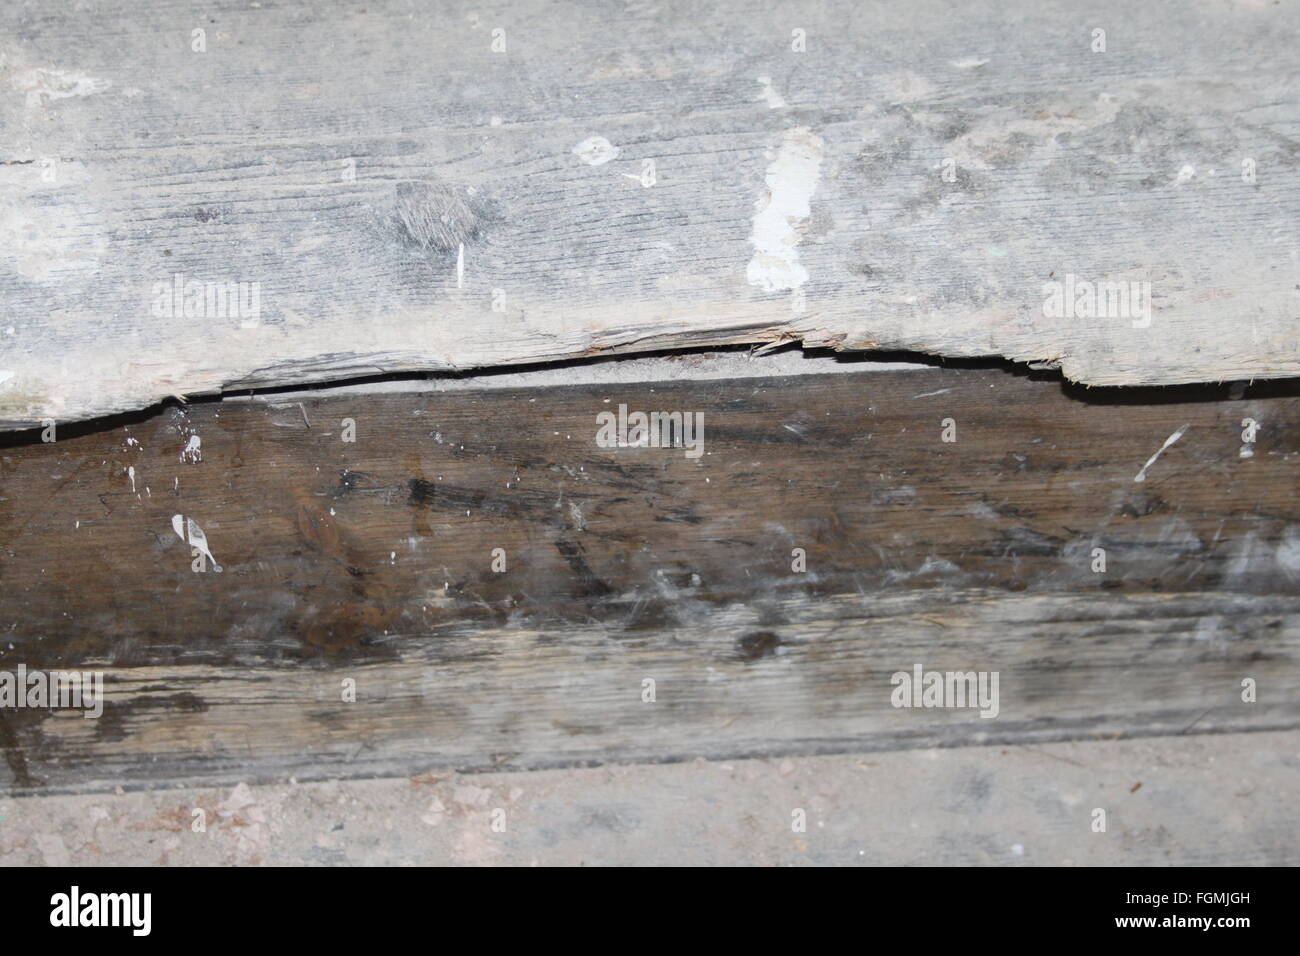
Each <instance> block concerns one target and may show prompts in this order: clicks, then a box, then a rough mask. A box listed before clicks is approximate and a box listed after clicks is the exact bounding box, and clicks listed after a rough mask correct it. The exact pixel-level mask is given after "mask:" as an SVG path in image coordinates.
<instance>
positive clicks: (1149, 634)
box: [0, 369, 1300, 791]
mask: <svg viewBox="0 0 1300 956" xmlns="http://www.w3.org/2000/svg"><path fill="white" fill-rule="evenodd" d="M1102 395H1108V396H1110V397H1108V398H1103V397H1102ZM1298 396H1300V387H1298V386H1297V385H1296V383H1272V384H1269V383H1264V384H1261V385H1258V386H1254V387H1252V388H1250V389H1247V390H1246V391H1245V392H1244V393H1243V394H1241V397H1240V398H1239V399H1233V398H1230V397H1229V396H1228V390H1227V389H1187V388H1175V389H1147V390H1138V391H1136V392H1131V393H1126V397H1124V398H1118V397H1116V396H1115V393H1109V392H1105V393H1098V392H1096V391H1087V390H1083V389H1074V388H1070V389H1066V388H1063V387H1062V386H1060V385H1059V384H1058V383H1056V382H1053V381H1050V380H1037V378H1036V377H1031V376H1029V375H1023V374H1021V375H1017V374H1011V373H1009V372H1005V371H977V370H959V369H932V370H924V371H914V372H893V373H888V374H879V373H877V374H871V373H865V374H844V375H829V376H807V377H799V378H783V379H762V380H745V381H739V380H737V381H725V382H710V383H672V384H662V383H661V384H653V383H651V384H645V383H642V384H606V385H599V386H572V387H559V388H548V389H501V390H495V391H482V392H472V391H467V392H457V393H441V394H436V395H435V394H420V393H397V394H378V395H367V394H355V393H352V394H346V395H334V394H331V393H329V392H322V393H319V394H317V395H315V396H312V395H301V394H300V395H295V396H290V397H286V396H277V395H270V396H259V397H257V398H256V399H244V400H230V399H227V400H226V401H223V402H211V403H200V404H196V405H193V406H189V407H180V406H175V407H169V408H167V409H165V410H163V411H160V412H157V413H154V414H149V415H137V416H133V417H131V418H129V419H123V420H119V421H118V422H116V423H112V425H111V427H108V426H90V425H83V426H70V427H68V428H66V429H64V430H63V431H61V432H59V433H58V441H56V442H54V443H42V442H40V441H39V440H38V439H37V438H36V437H35V436H34V435H33V434H30V433H25V434H23V435H22V436H11V437H10V438H8V439H7V440H6V442H5V446H4V447H0V670H7V671H10V672H12V671H14V670H15V669H16V668H17V666H18V664H20V663H25V664H26V666H27V667H29V668H45V669H54V668H70V667H78V668H83V669H92V668H93V669H102V670H103V671H104V672H105V673H106V675H107V677H106V679H107V682H108V685H107V689H108V693H109V698H108V702H107V705H106V709H105V713H104V715H103V717H101V718H100V719H98V720H86V719H83V718H82V717H81V716H80V715H77V714H73V713H70V712H64V711H59V712H55V713H53V714H51V713H48V712H44V711H33V710H26V709H8V710H3V711H0V733H2V734H3V737H2V738H0V742H2V743H3V747H4V753H5V756H6V757H7V765H6V766H7V770H6V771H5V773H6V774H7V775H6V776H5V777H4V780H5V783H6V785H7V786H8V787H10V788H11V789H13V790H16V791H31V790H44V791H52V790H94V789H97V788H111V787H113V786H117V785H135V784H163V783H174V782H182V781H214V782H215V781H221V782H234V781H238V780H250V779H269V778H281V777H286V776H288V775H291V774H294V775H297V776H298V777H299V778H302V779H307V778H310V777H322V776H332V775H339V776H365V775H371V774H383V773H414V772H418V771H422V770H426V769H429V768H435V767H455V768H460V769H482V768H486V767H496V766H501V767H512V768H515V767H517V768H526V767H539V766H548V765H558V764H568V763H583V762H599V761H630V760H671V759H684V758H690V757H693V756H696V755H708V756H727V755H732V756H734V755H741V754H779V753H816V752H830V751H837V750H841V751H842V750H870V749H880V748H898V747H910V746H933V745H956V744H970V743H981V742H992V741H1020V742H1024V741H1036V740H1037V741H1041V740H1053V739H1065V738H1077V737H1089V736H1096V735H1103V736H1105V735H1142V734H1170V733H1182V732H1194V733H1199V732H1213V731H1220V730H1227V729H1231V730H1259V729H1267V728H1275V729H1276V728H1290V727H1295V726H1297V725H1300V666H1298V665H1300V501H1298V500H1297V495H1296V491H1297V489H1298V487H1300V481H1298V480H1297V474H1298V472H1297V465H1298V464H1300V397H1298ZM619 403H625V404H627V405H628V407H629V408H630V409H632V410H637V409H640V410H645V411H651V410H660V411H673V410H677V411H692V412H699V413H702V414H703V415H704V423H705V431H704V446H703V447H704V454H702V455H701V456H700V457H699V458H697V459H693V460H692V459H689V458H687V457H686V455H685V453H684V450H683V449H681V448H601V447H598V446H597V444H596V442H595V437H596V433H597V423H596V416H597V415H598V414H599V413H601V412H602V411H606V410H609V409H611V408H616V407H617V405H618V404H619ZM949 418H950V419H952V420H953V423H954V424H955V428H956V439H957V440H956V441H955V442H951V443H948V442H944V441H942V440H941V439H942V431H943V420H944V419H949ZM1244 418H1250V419H1253V420H1254V421H1256V422H1257V423H1258V425H1259V431H1258V434H1257V436H1256V438H1257V440H1256V441H1255V442H1253V443H1243V441H1242V420H1243V419H1244ZM344 419H351V420H352V421H353V422H354V423H355V426H356V441H355V442H354V443H348V442H344V441H343V440H342V438H343V431H342V428H343V422H344ZM1179 432H1181V437H1180V438H1179V439H1178V440H1177V441H1175V442H1174V443H1172V444H1170V445H1168V447H1166V448H1164V451H1163V452H1161V454H1160V455H1159V456H1158V457H1156V459H1155V461H1154V462H1152V463H1150V464H1149V465H1147V463H1148V460H1149V459H1150V458H1151V457H1152V455H1153V454H1154V453H1155V452H1156V451H1157V450H1158V449H1160V448H1161V447H1162V446H1164V445H1165V443H1166V441H1167V440H1168V438H1169V437H1170V436H1171V435H1173V434H1175V433H1179ZM196 437H198V438H199V439H200V441H199V442H197V443H196V442H195V441H194V439H195V438H196ZM1243 450H1245V451H1248V452H1249V453H1250V454H1249V456H1244V455H1243ZM196 452H197V453H196ZM1144 466H1146V467H1145V471H1143V468H1144ZM1139 474H1142V476H1143V479H1144V480H1143V481H1141V482H1138V481H1135V478H1136V477H1137V476H1138V475H1139ZM176 515H183V516H185V517H187V518H190V519H193V520H194V521H195V522H196V523H197V525H198V526H199V527H200V528H201V529H202V531H203V533H204V535H205V536H206V542H207V546H208V548H209V549H210V551H211V553H212V555H213V556H214V558H215V559H216V561H217V563H219V564H220V566H221V568H222V570H221V572H220V573H217V572H216V571H215V569H214V568H212V567H211V566H210V565H208V566H207V570H206V571H202V572H196V571H194V570H192V566H193V558H192V554H191V551H190V548H189V547H187V545H186V544H185V542H183V541H182V540H181V538H180V537H178V536H177V534H176V533H175V531H174V529H173V518H174V516H176ZM1098 547H1100V548H1104V549H1105V551H1106V556H1107V564H1106V570H1105V572H1104V573H1096V572H1094V571H1093V570H1092V563H1093V560H1094V549H1095V548H1098ZM496 548H501V549H503V551H504V552H505V555H506V559H507V564H506V569H505V571H504V572H502V573H497V572H494V571H493V570H492V560H493V555H492V552H493V549H496ZM795 548H802V549H804V550H805V551H806V553H807V570H806V571H805V572H803V573H798V572H796V571H793V570H792V557H791V552H792V549H795ZM918 663H919V664H922V665H923V666H924V667H925V668H927V669H939V670H952V669H961V670H985V671H998V672H1000V674H1001V703H1000V713H999V715H998V716H997V717H996V718H994V719H985V718H981V717H979V716H978V714H977V712H975V711H970V710H965V711H957V710H907V709H895V708H893V707H892V706H891V703H890V692H891V690H892V689H893V688H892V685H891V684H890V675H891V674H893V673H894V672H896V671H899V670H904V671H906V670H909V669H910V668H912V667H913V665H914V664H918ZM1246 677H1251V678H1254V679H1255V680H1256V681H1258V685H1259V692H1258V702H1257V703H1253V704H1247V703H1243V702H1242V700H1241V697H1240V693H1241V681H1242V679H1243V678H1246ZM345 678H352V679H355V680H356V682H357V700H356V702H355V703H344V702H343V701H342V699H341V686H342V685H341V682H342V681H343V680H344V679H345ZM647 678H651V679H654V680H655V681H656V698H657V699H656V701H655V702H654V703H646V702H643V701H642V697H641V695H642V689H643V683H642V682H643V681H644V680H645V679H647Z"/></svg>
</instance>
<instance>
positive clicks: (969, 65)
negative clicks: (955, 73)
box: [948, 56, 988, 70]
mask: <svg viewBox="0 0 1300 956" xmlns="http://www.w3.org/2000/svg"><path fill="white" fill-rule="evenodd" d="M948 62H949V63H950V64H951V65H952V66H955V67H956V68H957V69H959V70H974V69H978V68H979V67H981V66H983V65H984V64H985V63H987V62H988V60H986V59H981V58H979V57H975V56H964V57H962V58H961V59H959V60H949V61H948Z"/></svg>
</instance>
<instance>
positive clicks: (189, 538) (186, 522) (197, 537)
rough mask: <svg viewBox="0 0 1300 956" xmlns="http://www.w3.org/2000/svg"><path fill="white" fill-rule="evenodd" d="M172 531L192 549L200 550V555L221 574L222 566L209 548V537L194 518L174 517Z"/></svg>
mask: <svg viewBox="0 0 1300 956" xmlns="http://www.w3.org/2000/svg"><path fill="white" fill-rule="evenodd" d="M172 530H173V531H175V532H176V536H177V537H178V538H180V539H181V540H182V541H184V542H185V543H186V544H188V545H189V546H190V547H192V548H198V549H199V553H200V554H202V555H205V556H206V557H207V559H208V560H209V561H211V562H212V570H213V571H216V572H217V573H218V574H220V573H221V565H219V564H217V559H216V558H214V557H213V556H212V551H211V550H210V549H209V548H208V536H207V535H206V534H204V533H203V529H202V528H200V527H199V526H198V523H197V522H196V521H195V520H194V519H193V518H186V517H183V516H182V515H172Z"/></svg>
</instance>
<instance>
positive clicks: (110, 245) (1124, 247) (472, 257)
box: [0, 0, 1300, 428]
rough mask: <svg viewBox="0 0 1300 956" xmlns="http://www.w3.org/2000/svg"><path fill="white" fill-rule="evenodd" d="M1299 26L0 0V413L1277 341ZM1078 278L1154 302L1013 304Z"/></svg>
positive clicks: (1065, 10)
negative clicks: (324, 390) (363, 381)
mask: <svg viewBox="0 0 1300 956" xmlns="http://www.w3.org/2000/svg"><path fill="white" fill-rule="evenodd" d="M1297 26H1300V14H1297V7H1296V5H1295V4H1272V3H1260V4H1225V3H1218V2H1189V3H1158V4H1150V3H1148V4H1132V3H1128V2H1119V0H1113V2H1111V0H1103V2H1088V3H1077V2H1074V0H1046V2H1032V3H1028V2H1026V3H1013V4H1007V3H1003V2H1000V0H977V2H968V3H947V2H939V0H918V2H914V3H907V4H884V3H861V2H857V0H834V2H810V0H805V2H794V3H788V2H787V3H771V4H759V5H754V4H748V3H741V2H739V0H727V2H724V3H720V4H710V5H707V7H704V6H701V5H698V4H693V3H687V2H684V0H669V2H663V3H656V4H653V5H651V4H642V3H628V4H623V5H613V4H604V3H576V4H564V3H561V4H541V3H527V4H514V5H509V6H503V7H497V8H493V7H484V6H483V5H482V4H480V3H477V2H476V3H474V4H467V3H458V2H453V3H445V4H438V5H436V6H430V7H428V8H424V7H421V6H420V5H414V6H413V5H411V4H409V3H406V2H398V0H376V2H367V3H366V4H365V5H364V6H358V5H357V4H356V3H343V2H336V0H331V2H318V0H313V2H311V3H308V2H305V0H293V2H282V3H274V4H271V3H267V4H262V5H260V6H250V5H249V4H247V3H245V2H243V0H239V2H230V0H218V2H215V3H211V4H208V5H206V6H205V7H204V9H203V11H202V13H201V15H200V14H199V13H197V12H196V11H195V8H193V7H192V6H191V5H189V4H185V3H176V2H170V0H164V2H158V3H151V4H149V5H147V6H143V7H142V6H140V5H139V4H136V3H134V2H128V0H113V2H104V3H96V4H92V5H83V4H72V3H35V2H14V3H7V4H5V5H4V6H3V8H2V9H0V427H9V428H15V427H25V426H28V425H32V424H34V423H36V422H38V421H41V420H43V419H55V420H58V421H68V420H72V419H81V418H86V417H89V416H94V415H101V414H106V413H112V412H116V411H121V410H126V409H135V408H141V407H144V406H147V405H149V404H151V403H154V402H156V401H159V400H160V399H163V398H165V397H166V396H168V395H174V394H188V395H194V394H204V393H215V392H217V391H220V390H222V389H237V388H239V387H241V386H242V387H246V386H249V385H253V384H258V385H279V384H286V383H288V384H292V383H295V382H300V381H309V380H326V379H337V378H343V377H348V376H358V375H368V374H372V373H374V372H375V371H391V370H410V369H449V368H468V367H481V366H491V365H500V364H509V363H525V362H535V361H542V360H548V359H555V358H563V357H572V356H583V355H591V354H595V353H599V352H613V351H636V350H646V349H654V348H663V347H667V346H675V345H708V344H716V343H721V342H770V341H792V340H799V341H802V342H804V343H806V344H810V345H817V346H832V347H834V348H838V349H873V348H890V349H907V350H919V351H924V352H931V353H940V354H944V355H947V356H980V355H1001V356H1006V357H1010V358H1013V359H1016V360H1021V361H1028V362H1045V363H1049V364H1056V365H1059V366H1060V368H1061V369H1062V370H1063V372H1064V374H1065V375H1066V376H1067V377H1068V378H1071V379H1074V380H1078V381H1082V382H1087V383H1091V384H1105V385H1110V384H1134V383H1176V382H1189V381H1205V382H1212V381H1225V380H1232V379H1258V378H1264V377H1270V376H1288V375H1296V374H1300V351H1298V350H1300V322H1298V321H1297V294H1296V290H1295V282H1296V265H1297V259H1298V252H1297V249H1298V247H1297V236H1296V223H1297V222H1298V221H1300V175H1298V174H1297V165H1296V164H1297V150H1298V149H1300V146H1298V143H1300V107H1298V106H1297V96H1298V93H1297V91H1298V90H1300V46H1298V45H1297V43H1296V42H1295V37H1296V32H1297ZM1098 29H1101V30H1105V31H1106V40H1105V42H1106V48H1105V51H1104V52H1094V49H1093V47H1094V45H1095V44H1096V42H1097V40H1096V37H1095V35H1094V31H1095V30H1098ZM195 30H203V31H205V32H204V34H203V37H202V40H203V52H196V50H195V49H194V47H195V46H196V44H197V39H196V37H195V35H194V32H193V31H195ZM498 30H500V31H503V33H501V34H494V31H498ZM796 30H798V31H802V32H803V35H804V37H805V44H806V49H805V50H804V52H796V51H795V50H794V49H793V46H794V44H795V33H794V31H796ZM494 35H495V36H496V37H497V39H498V41H499V42H500V43H504V47H503V49H502V51H501V52H494V51H493V49H492V45H493V39H494ZM647 162H653V164H654V177H653V183H652V184H650V185H643V182H645V183H650V182H651V180H650V179H648V178H647V179H644V180H643V178H642V177H643V175H645V174H646V170H647V167H646V165H645V164H646V163H647ZM1247 165H1248V166H1249V167H1250V170H1252V172H1251V175H1250V176H1246V175H1245V171H1246V166H1247ZM945 172H947V173H948V174H949V175H948V176H947V177H945ZM177 276H180V277H181V279H180V281H181V288H182V290H183V289H184V288H185V285H184V283H186V282H197V283H231V282H234V283H239V282H244V283H249V284H250V285H249V287H248V289H249V298H248V301H247V304H248V305H249V306H250V307H251V304H252V302H251V288H252V286H251V283H257V284H258V289H259V294H258V307H257V310H256V315H255V316H251V317H249V316H243V315H239V316H233V317H232V316H231V315H229V314H227V312H226V311H225V310H222V309H221V308H220V306H219V304H218V303H217V302H216V301H215V300H213V302H212V303H211V304H209V303H208V302H207V300H206V299H204V300H203V301H202V302H201V303H200V305H201V308H199V309H198V310H197V311H198V314H193V311H194V310H190V311H185V310H184V309H182V313H183V314H181V315H180V316H172V317H167V316H166V315H157V314H155V307H156V306H157V305H158V300H159V291H158V290H159V286H160V285H161V287H162V288H163V289H168V288H171V287H172V284H173V283H174V282H175V281H176V277H177ZM1076 280H1077V281H1078V282H1082V283H1119V282H1123V283H1130V282H1136V283H1149V289H1148V290H1147V291H1148V292H1149V298H1148V299H1146V300H1145V301H1147V302H1149V303H1150V304H1151V305H1152V306H1153V308H1152V311H1151V313H1150V315H1149V316H1146V317H1143V316H1142V315H1133V316H1129V315H1116V314H1113V313H1110V312H1103V311H1102V310H1101V309H1100V307H1094V308H1093V310H1092V311H1091V312H1087V313H1086V314H1081V315H1078V316H1063V317H1049V316H1047V315H1046V314H1045V312H1044V301H1045V298H1046V297H1045V295H1044V283H1048V282H1066V281H1071V282H1074V281H1076ZM1072 288H1082V286H1073V287H1072ZM496 290H499V293H500V294H499V295H497V292H496ZM494 296H496V299H495V301H496V304H497V305H498V306H499V308H500V309H501V311H493V303H494ZM1132 311H1134V312H1137V311H1138V310H1137V309H1136V307H1133V308H1132ZM214 313H215V314H214ZM1148 318H1149V320H1150V321H1149V324H1144V323H1145V321H1146V319H1148Z"/></svg>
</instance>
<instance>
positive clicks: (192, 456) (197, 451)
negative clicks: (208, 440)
mask: <svg viewBox="0 0 1300 956" xmlns="http://www.w3.org/2000/svg"><path fill="white" fill-rule="evenodd" d="M202 460H203V439H202V438H200V437H199V436H198V435H191V436H190V440H189V441H187V442H186V443H185V448H184V450H182V451H181V461H188V462H196V461H202Z"/></svg>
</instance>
